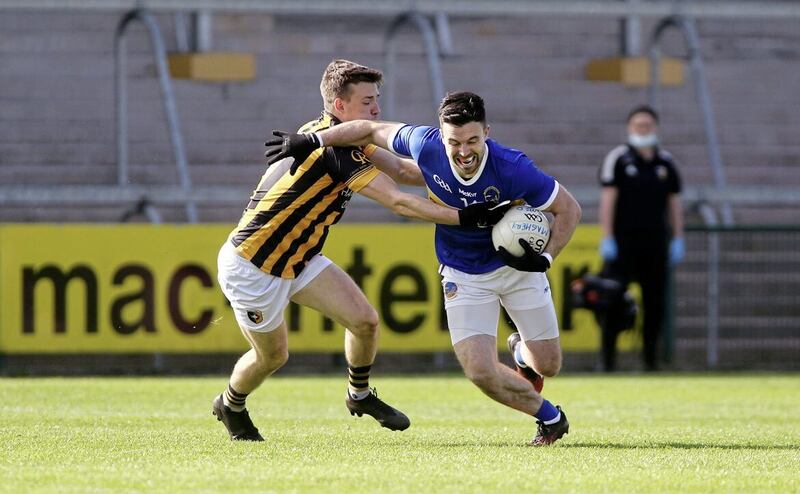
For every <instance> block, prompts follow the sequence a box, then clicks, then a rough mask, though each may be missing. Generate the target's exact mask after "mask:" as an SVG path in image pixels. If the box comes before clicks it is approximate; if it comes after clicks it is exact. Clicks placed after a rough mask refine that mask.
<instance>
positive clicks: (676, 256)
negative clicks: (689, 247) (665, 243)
mask: <svg viewBox="0 0 800 494" xmlns="http://www.w3.org/2000/svg"><path fill="white" fill-rule="evenodd" d="M685 255H686V244H685V243H684V241H683V237H675V238H673V239H672V240H671V241H670V243H669V263H670V264H672V265H675V264H678V263H679V262H681V261H683V257H684V256H685Z"/></svg>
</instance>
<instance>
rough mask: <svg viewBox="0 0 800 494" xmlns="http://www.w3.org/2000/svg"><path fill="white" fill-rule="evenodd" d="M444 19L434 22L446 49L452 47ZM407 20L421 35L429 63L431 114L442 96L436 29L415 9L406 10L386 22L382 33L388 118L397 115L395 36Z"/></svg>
mask: <svg viewBox="0 0 800 494" xmlns="http://www.w3.org/2000/svg"><path fill="white" fill-rule="evenodd" d="M441 15H443V14H441ZM446 22H447V21H446V18H445V19H444V20H442V19H439V20H438V21H437V26H438V27H439V29H438V30H437V31H438V33H439V39H445V40H446V41H445V43H446V44H447V49H448V50H451V49H452V47H451V46H450V43H449V36H448V35H447V33H449V30H448V29H447V28H446ZM407 24H411V25H413V26H414V27H416V28H417V30H418V31H419V34H420V36H422V45H423V47H424V49H425V61H426V63H427V67H428V78H429V80H430V83H431V97H432V99H433V113H434V115H436V110H437V108H438V107H439V102H440V101H441V99H442V97H444V82H443V80H442V64H441V61H440V60H439V57H440V53H441V51H440V49H439V44H438V42H437V31H434V28H433V26H432V25H431V21H430V20H429V19H428V18H427V17H425V16H424V15H422V14H420V13H418V12H408V13H406V14H402V15H400V16H398V17H396V18H395V19H394V20H393V21H392V23H391V24H390V25H389V28H388V29H387V30H386V36H385V37H384V47H385V52H384V76H385V78H386V84H385V85H384V88H385V89H384V94H383V99H384V112H385V113H386V117H387V118H390V119H391V118H396V117H395V115H396V114H395V104H394V100H395V98H394V94H395V91H396V87H397V85H396V84H394V74H395V72H396V71H397V70H396V68H395V65H396V59H397V54H396V52H397V50H396V48H395V47H396V43H395V40H396V39H397V34H398V33H399V32H400V28H402V27H403V26H405V25H407ZM386 88H389V89H386ZM434 121H435V119H434Z"/></svg>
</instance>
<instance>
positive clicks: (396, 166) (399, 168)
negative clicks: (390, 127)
mask: <svg viewBox="0 0 800 494" xmlns="http://www.w3.org/2000/svg"><path fill="white" fill-rule="evenodd" d="M369 159H370V161H372V164H373V165H375V168H377V169H378V170H380V171H382V172H383V173H385V174H387V175H389V176H390V177H392V180H394V181H395V182H397V183H399V184H403V185H419V186H423V187H424V186H425V179H424V178H422V171H421V170H420V169H419V166H418V165H417V164H416V163H415V162H414V161H412V160H410V159H405V158H401V157H399V156H397V155H395V154H394V153H390V152H389V151H386V150H385V149H376V150H375V152H374V153H372V154H371V155H370V157H369Z"/></svg>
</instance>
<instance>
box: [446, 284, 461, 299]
mask: <svg viewBox="0 0 800 494" xmlns="http://www.w3.org/2000/svg"><path fill="white" fill-rule="evenodd" d="M456 296H458V285H456V284H455V283H453V282H452V281H448V282H447V283H445V284H444V298H446V299H447V300H453V299H454V298H456Z"/></svg>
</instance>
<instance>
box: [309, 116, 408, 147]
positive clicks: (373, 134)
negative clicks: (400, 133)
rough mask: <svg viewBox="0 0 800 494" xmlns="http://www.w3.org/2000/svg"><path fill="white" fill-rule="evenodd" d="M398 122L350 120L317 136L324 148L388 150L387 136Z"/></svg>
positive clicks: (398, 124)
mask: <svg viewBox="0 0 800 494" xmlns="http://www.w3.org/2000/svg"><path fill="white" fill-rule="evenodd" d="M401 125H403V124H401V123H399V122H381V121H376V120H351V121H349V122H343V123H340V124H339V125H334V126H333V127H329V128H327V129H325V130H323V131H322V132H318V133H317V135H318V136H319V137H320V139H322V142H323V144H324V145H325V146H363V145H366V144H374V145H376V146H379V147H382V148H383V149H389V143H388V140H389V136H390V135H391V134H392V132H393V131H394V130H395V129H396V128H397V127H399V126H401Z"/></svg>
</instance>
